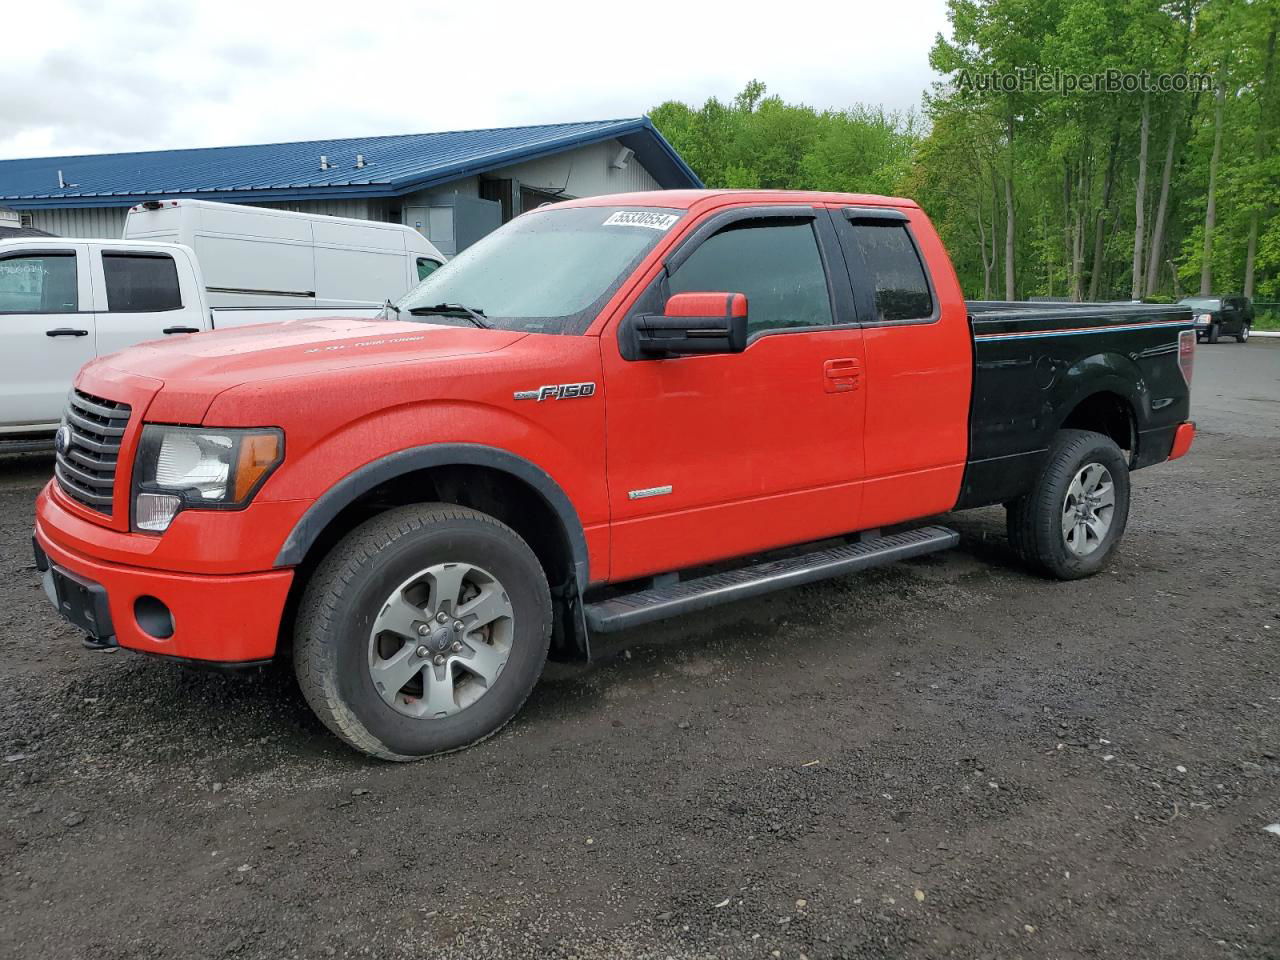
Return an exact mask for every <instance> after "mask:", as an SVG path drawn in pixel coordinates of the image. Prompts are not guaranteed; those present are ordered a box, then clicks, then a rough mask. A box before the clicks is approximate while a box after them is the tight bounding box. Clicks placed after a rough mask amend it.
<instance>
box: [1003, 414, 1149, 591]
mask: <svg viewBox="0 0 1280 960" xmlns="http://www.w3.org/2000/svg"><path fill="white" fill-rule="evenodd" d="M1128 519H1129V465H1128V463H1127V461H1126V460H1125V456H1124V453H1123V452H1122V451H1121V450H1120V448H1119V447H1118V446H1116V444H1115V441H1113V440H1112V439H1111V438H1110V437H1106V436H1103V435H1102V434H1100V433H1094V432H1092V431H1089V430H1061V431H1059V432H1058V434H1057V436H1056V437H1055V438H1054V441H1053V444H1052V445H1051V446H1050V448H1049V458H1048V460H1047V462H1046V463H1045V465H1044V468H1043V469H1042V470H1041V471H1040V475H1039V477H1037V479H1036V483H1035V486H1034V487H1033V488H1032V489H1031V491H1030V492H1029V493H1026V494H1024V495H1023V496H1021V497H1019V498H1018V499H1017V500H1015V501H1013V502H1012V503H1011V504H1009V506H1008V512H1007V515H1006V521H1007V527H1008V532H1009V542H1010V543H1011V544H1012V545H1013V548H1014V549H1015V550H1016V551H1017V553H1018V554H1019V556H1021V557H1022V559H1023V561H1024V562H1026V563H1027V564H1029V565H1030V566H1032V567H1035V568H1036V569H1038V570H1040V571H1041V572H1042V573H1045V574H1047V575H1049V576H1051V577H1055V578H1057V579H1059V580H1078V579H1080V578H1081V577H1088V576H1092V575H1093V574H1095V573H1097V572H1098V571H1099V570H1101V569H1102V568H1103V566H1105V565H1106V563H1107V561H1108V560H1109V559H1110V557H1111V554H1112V552H1113V551H1114V549H1115V546H1116V544H1117V543H1118V542H1119V540H1120V537H1121V536H1122V535H1123V534H1124V528H1125V524H1126V523H1127V522H1128Z"/></svg>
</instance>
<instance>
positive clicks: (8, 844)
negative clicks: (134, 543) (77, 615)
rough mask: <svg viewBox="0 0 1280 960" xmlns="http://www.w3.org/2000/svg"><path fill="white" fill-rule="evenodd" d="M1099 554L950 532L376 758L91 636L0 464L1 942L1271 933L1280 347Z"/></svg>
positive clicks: (497, 946) (1195, 953) (993, 515)
mask: <svg viewBox="0 0 1280 960" xmlns="http://www.w3.org/2000/svg"><path fill="white" fill-rule="evenodd" d="M1197 366H1198V369H1197V381H1196V410H1195V413H1196V416H1197V417H1198V419H1199V420H1200V422H1201V426H1202V431H1203V432H1202V435H1201V438H1200V440H1199V442H1198V443H1197V446H1196V448H1195V451H1194V452H1193V454H1192V456H1191V457H1189V458H1188V459H1187V460H1184V461H1182V462H1180V463H1177V464H1174V465H1169V466H1163V467H1157V468H1153V469H1151V470H1148V471H1144V472H1142V473H1139V474H1137V475H1136V477H1135V497H1136V500H1135V505H1134V511H1133V514H1132V516H1131V518H1130V524H1129V532H1128V536H1127V539H1126V542H1125V544H1124V547H1123V550H1122V553H1121V555H1120V556H1119V558H1118V559H1117V561H1116V562H1115V563H1114V565H1113V566H1112V567H1111V568H1110V570H1109V571H1108V572H1107V573H1105V574H1104V575H1101V576H1099V577H1097V578H1095V579H1093V580H1091V581H1087V582H1082V583H1073V584H1059V583H1050V582H1046V581H1044V580H1039V579H1036V578H1034V577H1032V576H1029V575H1027V574H1026V573H1024V572H1022V571H1021V570H1020V569H1019V568H1018V567H1017V566H1016V565H1015V563H1014V562H1013V560H1012V557H1011V555H1010V553H1009V551H1008V549H1007V547H1006V545H1005V542H1004V535H1003V513H1002V511H1000V510H984V511H978V512H976V513H972V514H967V515H963V516H957V517H954V518H952V521H951V522H953V523H954V525H955V526H956V527H957V528H958V529H959V530H961V532H962V533H963V537H964V538H963V543H962V545H961V547H960V548H959V549H958V550H955V551H953V552H951V553H949V554H945V555H943V556H940V557H933V558H926V559H925V560H923V561H920V562H914V563H907V564H902V565H899V566H895V567H892V568H888V569H886V570H883V571H880V572H877V573H874V574H871V575H867V576H862V577H854V578H847V579H843V580H839V581H835V582H832V583H829V584H825V585H821V586H816V587H812V588H806V589H802V590H799V591H795V592H792V593H788V594H783V595H778V596H775V597H774V598H771V599H767V600H761V601H757V602H750V603H744V604H741V605H738V606H734V607H731V608H724V609H721V610H719V611H717V612H715V613H714V614H713V615H706V616H700V617H698V618H695V619H692V620H687V621H682V622H676V623H675V624H674V625H669V626H664V627H663V628H661V629H646V630H643V631H637V632H634V633H632V634H629V635H626V636H625V637H624V638H623V640H622V641H621V643H619V644H614V645H611V646H610V647H608V648H607V649H605V650H604V651H603V657H602V658H601V659H600V660H599V661H598V662H597V663H594V664H592V665H591V666H585V667H577V666H573V667H567V666H558V667H556V668H554V669H553V671H552V672H551V674H550V675H549V676H548V677H547V678H546V679H545V680H544V682H543V683H542V684H541V685H540V686H539V687H538V689H537V691H536V692H535V693H534V696H533V698H532V699H531V701H530V703H529V705H528V706H527V707H526V708H525V710H524V712H523V714H522V715H521V716H520V717H519V718H518V719H517V720H516V722H515V723H513V724H512V725H511V726H510V727H508V728H507V730H506V731H505V732H504V733H502V734H501V735H499V736H498V737H496V738H495V739H493V740H491V741H489V742H488V743H486V744H484V745H482V746H480V747H478V748H475V749H472V750H469V751H466V752H463V753H461V754H456V755H453V756H450V757H447V758H444V759H440V760H435V761H428V762H424V763H419V764H414V765H407V766H395V765H387V764H381V763H376V762H370V761H366V760H364V759H362V758H361V757H359V756H357V755H356V754H354V753H351V752H349V751H348V750H346V749H345V748H343V747H342V746H340V745H339V744H338V743H337V742H336V741H335V740H334V739H333V738H331V737H329V736H328V735H327V734H326V733H325V731H324V730H323V728H321V727H320V725H319V724H318V723H317V722H316V721H315V720H314V719H312V718H311V716H310V715H309V714H308V712H307V709H306V707H305V705H304V704H303V702H302V700H301V697H300V695H299V694H298V693H297V691H296V689H295V687H294V686H293V683H292V678H291V675H290V674H289V673H288V672H287V671H284V670H281V671H274V672H271V673H266V674H262V675H257V676H252V677H248V678H241V679H236V678H225V677H221V676H218V675H209V674H203V673H194V672H189V671H183V670H179V669H177V668H174V667H171V666H169V665H166V664H163V663H156V662H152V661H149V660H147V659H144V658H141V657H137V656H133V655H130V654H127V653H92V652H88V651H86V650H83V649H81V647H80V644H79V638H78V636H77V634H76V633H75V631H74V630H73V629H71V628H70V627H68V626H65V625H63V624H62V623H61V622H60V621H59V620H57V619H56V618H55V617H54V615H53V613H52V611H51V608H49V607H48V605H47V603H46V601H45V599H44V597H43V595H42V594H41V592H40V590H39V589H38V587H37V579H36V575H35V572H34V569H33V567H32V565H31V560H30V549H29V540H28V537H29V529H30V521H31V503H32V499H33V497H34V495H35V492H36V490H37V489H38V487H39V485H40V484H41V483H42V482H43V480H44V478H45V477H46V476H47V475H48V473H49V470H50V464H49V461H48V460H47V459H46V458H42V457H36V458H25V459H14V460H11V461H9V462H7V463H4V464H0V581H2V582H0V641H2V642H3V653H4V658H3V661H0V956H4V957H23V958H33V957H57V958H77V957H85V958H115V957H184V958H185V957H206V956H235V957H243V958H249V957H264V958H265V957H269V958H282V957H324V956H348V955H355V956H372V957H382V958H398V957H442V958H481V957H485V958H487V957H571V956H576V957H580V958H583V960H586V958H602V957H654V958H686V957H704V956H716V957H721V956H723V957H787V958H798V957H801V956H808V957H810V958H815V960H816V958H823V957H900V956H921V957H965V958H969V957H1054V958H1076V957H1080V958H1083V957H1088V958H1100V957H1114V958H1124V960H1133V958H1152V957H1179V958H1196V957H1211V958H1222V957H1270V958H1275V957H1280V836H1277V835H1273V834H1271V833H1268V832H1266V831H1265V830H1264V828H1265V827H1266V826H1267V825H1268V824H1272V823H1276V822H1278V821H1280V791H1278V789H1277V788H1280V680H1278V679H1277V678H1278V677H1280V650H1278V645H1277V641H1278V640H1280V602H1278V600H1277V586H1278V585H1280V576H1277V561H1276V534H1277V531H1278V530H1280V500H1278V499H1277V489H1278V485H1280V443H1278V442H1277V441H1278V440H1280V341H1259V340H1255V341H1254V342H1252V343H1250V344H1249V345H1248V346H1247V347H1237V346H1236V345H1235V344H1230V343H1224V344H1222V345H1218V346H1213V347H1205V348H1202V349H1201V350H1200V352H1199V355H1198V357H1197Z"/></svg>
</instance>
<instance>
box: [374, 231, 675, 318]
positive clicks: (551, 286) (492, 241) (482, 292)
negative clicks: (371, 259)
mask: <svg viewBox="0 0 1280 960" xmlns="http://www.w3.org/2000/svg"><path fill="white" fill-rule="evenodd" d="M683 214H684V211H682V210H668V209H666V208H662V207H642V208H632V209H628V208H618V207H558V208H557V207H548V208H546V209H543V210H537V211H534V212H532V213H527V214H524V215H523V216H519V217H516V218H515V219H514V220H512V221H511V222H510V223H507V224H505V225H503V226H502V227H499V228H498V229H497V230H495V231H494V232H493V233H491V234H489V235H488V236H487V237H484V238H483V239H482V240H480V241H479V242H477V243H475V244H472V245H471V246H470V247H468V248H467V249H466V250H464V251H462V253H460V254H458V255H457V256H456V257H454V258H453V259H452V260H450V261H449V262H448V263H446V264H444V265H443V266H442V267H440V268H439V269H438V270H436V271H434V272H433V273H431V274H430V275H428V276H427V278H426V279H425V280H423V281H422V282H421V283H419V284H418V285H417V286H416V287H414V288H413V289H412V290H410V291H409V292H408V293H407V294H406V295H405V296H404V298H403V299H401V301H400V302H399V303H398V304H397V305H396V306H397V307H398V309H399V310H400V315H401V319H409V317H411V316H413V317H419V318H421V319H422V320H424V321H425V322H428V323H453V324H458V323H466V322H467V320H466V319H465V314H463V315H460V314H459V313H458V312H457V311H455V312H454V313H452V314H451V313H442V312H441V311H439V310H433V308H436V307H439V306H442V305H445V304H451V305H454V306H458V307H465V308H466V309H467V310H470V311H473V312H475V313H478V314H480V315H482V317H483V319H484V321H485V322H486V323H487V324H489V325H490V326H494V327H498V328H500V329H504V330H524V331H527V332H530V333H567V334H580V333H583V332H584V331H585V330H586V329H587V327H588V326H589V325H590V323H591V321H592V320H593V319H594V318H595V316H596V314H597V313H598V312H599V310H600V308H601V307H603V306H604V303H605V301H606V300H607V299H608V298H609V297H610V296H611V295H612V294H613V292H614V291H615V290H617V288H618V286H619V284H621V283H622V281H623V280H624V279H626V277H627V276H629V275H630V273H631V271H632V270H633V269H634V268H635V267H636V266H637V265H638V264H639V262H640V260H641V258H643V257H644V255H645V254H647V253H648V252H649V251H650V250H652V249H653V248H654V247H655V246H657V244H658V241H660V240H661V239H662V238H663V237H664V236H666V234H667V231H669V230H670V229H672V228H673V227H674V226H675V225H676V223H677V222H678V221H679V220H680V217H681V216H683Z"/></svg>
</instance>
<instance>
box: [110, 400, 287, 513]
mask: <svg viewBox="0 0 1280 960" xmlns="http://www.w3.org/2000/svg"><path fill="white" fill-rule="evenodd" d="M283 458H284V434H283V433H282V432H281V431H280V430H278V429H275V428H267V429H253V430H229V429H225V428H211V429H207V430H206V429H203V428H200V427H170V426H165V425H164V424H154V423H153V424H148V425H147V426H145V427H143V429H142V439H141V440H140V441H139V442H138V454H137V457H136V459H135V460H134V469H133V492H134V500H133V527H134V529H135V530H143V531H146V532H148V533H163V532H164V531H165V530H167V529H168V528H169V524H170V523H171V522H173V518H174V517H175V516H177V514H178V511H179V510H182V509H196V510H236V509H239V508H241V507H244V506H246V505H247V504H248V503H249V501H250V500H252V499H253V495H254V494H255V493H257V492H258V488H259V487H261V486H262V484H263V483H265V482H266V479H267V477H268V476H270V475H271V471H272V470H274V469H275V468H276V467H277V466H278V465H279V463H280V461H281V460H282V459H283Z"/></svg>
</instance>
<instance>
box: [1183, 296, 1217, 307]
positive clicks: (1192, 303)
mask: <svg viewBox="0 0 1280 960" xmlns="http://www.w3.org/2000/svg"><path fill="white" fill-rule="evenodd" d="M1178 302H1179V303H1183V304H1186V305H1187V306H1188V307H1195V308H1196V309H1198V310H1221V309H1222V300H1221V298H1219V297H1183V298H1182V299H1181V300H1179V301H1178Z"/></svg>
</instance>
